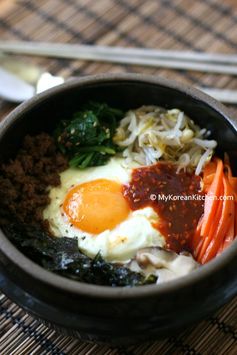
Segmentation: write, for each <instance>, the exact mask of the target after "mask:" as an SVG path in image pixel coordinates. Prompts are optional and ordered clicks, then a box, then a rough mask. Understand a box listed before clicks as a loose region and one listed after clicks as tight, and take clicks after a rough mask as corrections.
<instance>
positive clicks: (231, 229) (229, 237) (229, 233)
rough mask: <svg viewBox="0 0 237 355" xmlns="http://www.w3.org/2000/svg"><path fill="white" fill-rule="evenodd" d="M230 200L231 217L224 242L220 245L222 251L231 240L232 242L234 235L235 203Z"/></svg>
mask: <svg viewBox="0 0 237 355" xmlns="http://www.w3.org/2000/svg"><path fill="white" fill-rule="evenodd" d="M231 202H232V209H231V214H232V217H231V222H230V226H229V228H228V230H227V233H226V236H225V239H224V242H223V243H222V247H221V249H222V251H223V250H225V248H227V247H228V246H229V245H230V243H231V242H233V240H234V237H235V203H234V201H231Z"/></svg>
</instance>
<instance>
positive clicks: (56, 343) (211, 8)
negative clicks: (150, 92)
mask: <svg viewBox="0 0 237 355" xmlns="http://www.w3.org/2000/svg"><path fill="white" fill-rule="evenodd" d="M0 35H1V39H6V40H15V39H17V40H35V41H52V42H54V41H57V42H71V43H88V44H93V43H97V44H101V45H102V44H103V45H123V46H142V47H154V48H164V49H167V48H172V49H186V50H197V51H200V50H201V51H212V52H215V51H219V52H224V53H235V52H236V51H237V3H236V0H225V2H224V1H222V0H201V1H200V0H198V1H197V0H196V1H190V0H159V1H158V0H148V1H144V0H117V1H116V0H100V1H93V0H0ZM24 59H25V60H26V61H28V62H33V63H36V64H38V65H40V66H41V67H43V68H45V69H47V70H48V71H50V72H51V73H52V74H57V75H62V76H64V77H65V78H67V77H69V76H71V75H73V76H75V75H80V76H82V75H88V74H97V73H102V72H125V71H126V72H140V73H141V72H143V73H147V74H153V75H160V76H165V77H168V78H172V79H176V80H179V81H182V82H184V83H188V84H193V85H206V86H214V87H217V88H230V89H237V82H236V78H234V77H230V76H227V75H214V74H213V75H212V74H204V73H197V72H196V73H194V72H184V71H177V70H176V71H173V70H165V69H154V68H147V67H146V68H145V67H138V66H131V65H123V66H121V65H115V64H113V65H110V64H108V63H107V64H105V63H89V62H84V61H70V60H65V59H64V60H58V59H57V60H52V59H43V58H29V57H28V58H24ZM12 108H13V106H12V105H10V104H7V103H6V102H3V101H0V116H1V117H4V116H5V114H6V113H7V112H9V111H10V110H11V109H12ZM233 113H234V114H236V113H237V112H236V110H235V109H233ZM0 354H1V355H7V354H62V355H63V354H69V355H74V354H102V355H104V354H108V355H112V354H120V355H123V354H124V355H125V354H128V355H134V354H141V355H142V354H190V355H191V354H218V355H219V354H220V355H221V354H233V355H235V354H237V299H234V300H232V301H231V302H230V303H229V304H228V305H226V306H225V307H223V308H222V309H221V310H220V311H219V312H217V313H216V314H215V315H214V316H212V317H211V318H208V319H206V320H204V321H202V322H201V323H199V324H198V325H196V326H194V327H192V328H189V329H187V330H186V331H185V332H183V333H181V334H180V335H179V336H176V337H169V338H167V339H164V340H161V341H157V342H154V343H152V344H151V343H146V344H142V345H140V346H131V347H129V348H127V349H124V348H116V349H115V348H111V347H109V346H103V345H96V344H86V343H83V342H81V341H80V340H77V339H73V338H69V337H65V336H62V335H59V334H57V333H55V331H54V330H50V329H48V328H46V327H45V326H44V325H43V324H41V323H40V322H39V321H36V320H34V319H33V318H32V317H31V316H29V315H27V314H26V313H25V312H24V310H22V309H21V308H19V307H18V306H17V305H15V304H14V303H12V302H11V301H10V300H9V299H7V298H6V297H5V296H4V295H3V294H2V295H1V294H0Z"/></svg>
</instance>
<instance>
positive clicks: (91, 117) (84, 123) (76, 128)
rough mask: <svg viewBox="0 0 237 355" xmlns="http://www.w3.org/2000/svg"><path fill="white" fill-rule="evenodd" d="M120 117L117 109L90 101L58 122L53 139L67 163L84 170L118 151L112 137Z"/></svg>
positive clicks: (121, 113) (120, 112)
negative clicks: (69, 116) (64, 155)
mask: <svg viewBox="0 0 237 355" xmlns="http://www.w3.org/2000/svg"><path fill="white" fill-rule="evenodd" d="M122 116H123V112H122V111H121V110H118V109H115V108H111V107H109V106H108V105H107V104H105V103H96V102H91V103H89V104H88V105H86V106H85V107H84V108H83V109H82V110H81V111H78V112H76V113H75V114H74V115H73V117H72V119H70V120H63V121H61V122H60V124H59V126H58V127H57V129H56V131H55V138H56V141H57V143H58V146H59V149H60V150H61V151H62V152H63V153H64V154H66V155H67V156H68V157H69V159H70V162H69V164H70V166H73V167H79V168H81V169H84V168H86V167H88V166H98V165H103V164H105V163H106V162H107V161H108V159H109V158H110V157H111V156H112V155H114V154H115V153H116V151H118V150H119V147H118V146H116V145H115V144H114V143H113V140H112V138H113V135H114V133H115V130H116V126H117V122H118V120H119V119H121V118H122Z"/></svg>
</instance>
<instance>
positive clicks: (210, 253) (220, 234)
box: [201, 175, 233, 264]
mask: <svg viewBox="0 0 237 355" xmlns="http://www.w3.org/2000/svg"><path fill="white" fill-rule="evenodd" d="M223 184H224V196H225V197H227V196H231V193H232V188H231V185H230V184H229V181H228V179H227V177H226V176H225V175H223ZM232 202H233V200H228V199H225V200H223V205H222V206H223V207H222V213H221V218H220V221H219V224H218V227H217V231H216V233H215V235H214V238H213V239H212V240H211V242H210V244H209V245H208V247H207V250H206V251H205V254H204V256H203V257H202V258H201V262H202V264H204V263H206V262H208V261H209V260H211V259H212V258H213V257H214V256H215V255H216V254H217V252H218V250H219V249H220V247H221V245H222V242H223V240H224V238H225V235H226V233H227V231H228V228H229V226H230V223H231V219H232V213H233V210H232Z"/></svg>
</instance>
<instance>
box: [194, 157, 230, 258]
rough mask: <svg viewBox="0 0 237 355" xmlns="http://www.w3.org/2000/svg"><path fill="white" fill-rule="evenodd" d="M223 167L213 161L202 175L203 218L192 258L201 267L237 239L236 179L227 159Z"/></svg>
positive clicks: (217, 160)
mask: <svg viewBox="0 0 237 355" xmlns="http://www.w3.org/2000/svg"><path fill="white" fill-rule="evenodd" d="M224 163H225V164H224V166H223V163H222V161H221V160H220V159H215V160H214V161H213V162H211V163H208V164H207V165H206V167H205V168H204V172H203V183H204V191H205V192H206V200H205V205H204V215H203V216H202V218H201V219H200V221H199V223H198V226H197V228H196V233H195V235H194V238H193V250H194V256H195V257H196V259H197V260H198V261H199V262H200V263H202V264H204V263H206V262H207V261H209V260H211V259H212V258H213V257H214V256H216V255H217V254H219V253H221V252H222V251H223V250H224V249H225V248H226V247H228V246H229V244H230V243H231V242H232V241H233V239H234V238H235V237H236V236H237V178H236V177H233V175H232V171H231V168H230V163H229V158H228V156H225V159H224ZM214 193H215V194H214ZM220 196H223V197H221V198H220ZM214 201H215V203H213V202H214ZM203 231H204V232H205V234H204V233H203Z"/></svg>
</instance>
